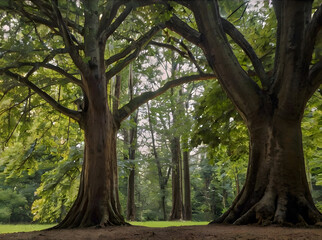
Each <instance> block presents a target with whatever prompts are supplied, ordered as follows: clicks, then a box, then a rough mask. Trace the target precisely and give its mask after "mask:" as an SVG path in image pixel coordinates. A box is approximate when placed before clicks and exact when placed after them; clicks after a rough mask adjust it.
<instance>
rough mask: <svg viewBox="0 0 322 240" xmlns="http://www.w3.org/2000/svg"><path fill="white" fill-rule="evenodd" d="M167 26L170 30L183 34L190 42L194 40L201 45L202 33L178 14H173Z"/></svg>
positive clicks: (194, 42) (197, 44)
mask: <svg viewBox="0 0 322 240" xmlns="http://www.w3.org/2000/svg"><path fill="white" fill-rule="evenodd" d="M165 24H166V27H167V28H169V29H170V30H172V31H174V32H176V33H178V34H179V35H181V36H183V37H184V38H185V39H187V40H188V41H189V42H192V43H193V44H195V45H196V46H199V47H200V43H201V33H199V32H198V31H196V30H195V29H193V28H192V27H190V26H189V25H188V24H186V23H185V22H183V21H181V20H180V19H179V18H178V17H177V16H176V15H173V16H172V17H171V18H170V20H169V21H167V22H166V23H165Z"/></svg>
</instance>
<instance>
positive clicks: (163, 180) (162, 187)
mask: <svg viewBox="0 0 322 240" xmlns="http://www.w3.org/2000/svg"><path fill="white" fill-rule="evenodd" d="M147 109H148V120H149V127H150V131H151V138H152V147H153V155H154V159H155V162H156V165H157V170H158V179H159V186H160V191H161V202H160V204H161V208H162V215H163V220H164V221H165V220H166V219H167V212H166V203H165V197H166V196H165V194H166V191H165V187H166V185H167V178H165V177H164V176H163V174H162V167H161V163H160V159H159V156H158V152H157V149H156V145H155V139H154V131H153V126H152V120H151V114H150V106H149V103H147Z"/></svg>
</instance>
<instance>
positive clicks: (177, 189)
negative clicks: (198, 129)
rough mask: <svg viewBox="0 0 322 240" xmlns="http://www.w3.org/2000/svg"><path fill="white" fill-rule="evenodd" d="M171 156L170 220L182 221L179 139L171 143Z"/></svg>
mask: <svg viewBox="0 0 322 240" xmlns="http://www.w3.org/2000/svg"><path fill="white" fill-rule="evenodd" d="M171 154H172V210H171V214H170V218H169V219H170V220H180V219H182V189H181V150H180V138H178V137H174V138H173V139H172V141H171Z"/></svg>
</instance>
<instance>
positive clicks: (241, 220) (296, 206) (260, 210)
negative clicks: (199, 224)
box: [212, 191, 322, 227]
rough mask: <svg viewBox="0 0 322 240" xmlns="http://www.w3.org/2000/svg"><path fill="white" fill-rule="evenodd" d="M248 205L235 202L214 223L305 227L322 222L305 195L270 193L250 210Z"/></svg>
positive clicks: (319, 214)
mask: <svg viewBox="0 0 322 240" xmlns="http://www.w3.org/2000/svg"><path fill="white" fill-rule="evenodd" d="M251 201H252V200H251V199H249V200H248V202H251ZM246 205H247V204H246V202H240V201H235V202H234V203H233V205H232V207H231V208H230V209H229V210H228V211H227V212H226V213H224V214H223V215H222V216H221V217H220V218H219V219H217V220H215V221H213V222H212V223H233V224H237V225H244V224H258V225H263V226H266V225H271V224H276V225H281V226H298V227H305V226H309V225H314V224H316V223H318V222H321V221H322V214H321V213H320V212H319V211H318V210H317V209H316V207H315V206H314V204H313V203H311V201H309V200H307V199H306V198H305V197H304V196H303V195H302V196H294V195H290V194H282V195H277V194H276V193H274V192H272V191H269V192H266V193H265V194H264V196H263V197H262V198H261V199H260V200H259V201H258V202H256V203H255V204H253V205H252V206H251V207H249V208H248V209H246V208H245V206H246Z"/></svg>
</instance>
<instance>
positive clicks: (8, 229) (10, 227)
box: [0, 221, 208, 233]
mask: <svg viewBox="0 0 322 240" xmlns="http://www.w3.org/2000/svg"><path fill="white" fill-rule="evenodd" d="M130 223H131V224H132V225H134V226H144V227H174V226H192V225H207V224H208V222H192V221H178V222H175V221H158V222H156V221H155V222H152V221H151V222H130ZM53 226H54V224H18V225H14V224H3V225H2V224H0V233H14V232H32V231H39V230H44V229H46V228H50V227H53Z"/></svg>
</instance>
